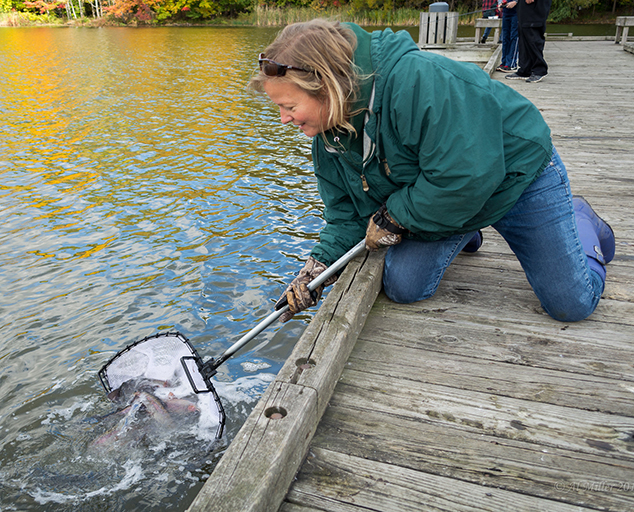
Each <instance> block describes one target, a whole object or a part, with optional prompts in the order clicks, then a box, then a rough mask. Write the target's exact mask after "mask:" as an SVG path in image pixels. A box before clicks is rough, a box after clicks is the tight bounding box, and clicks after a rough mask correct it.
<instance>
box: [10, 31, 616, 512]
mask: <svg viewBox="0 0 634 512" xmlns="http://www.w3.org/2000/svg"><path fill="white" fill-rule="evenodd" d="M557 27H558V26H557ZM611 29H612V33H613V27H611ZM408 30H409V31H410V33H412V35H413V36H414V37H415V38H417V35H418V29H417V28H408ZM550 31H555V32H568V31H569V30H568V29H560V28H556V29H554V30H550ZM276 32H277V29H253V28H226V29H221V28H156V29H129V28H107V29H106V28H104V29H81V28H79V29H63V28H19V29H18V28H1V29H0V177H1V181H0V241H1V243H2V245H1V246H0V285H1V286H2V295H1V298H0V325H1V326H2V340H1V341H0V433H1V435H0V510H2V511H5V510H20V511H27V510H29V511H30V510H33V511H44V510H47V511H48V510H62V511H65V510H68V511H71V510H73V511H74V510H108V511H122V510H165V509H166V508H167V507H170V508H171V509H173V510H185V509H186V508H187V507H188V505H189V504H190V503H191V501H192V500H193V498H194V496H195V495H196V493H197V492H198V491H199V490H200V488H201V486H202V485H203V483H204V480H205V479H206V477H207V476H208V475H209V473H210V472H211V471H212V469H213V467H214V465H215V464H216V463H217V460H218V459H219V457H220V456H221V454H222V452H223V450H224V449H225V448H226V446H227V445H228V443H229V442H230V441H231V439H233V437H234V436H235V434H236V433H237V431H238V429H239V428H240V426H241V425H242V423H243V422H244V420H245V418H246V417H247V416H248V414H249V413H250V411H251V410H252V408H253V406H254V404H255V402H256V401H257V399H258V398H259V396H260V395H261V393H262V392H263V391H264V390H265V389H266V387H267V385H268V383H269V382H270V381H271V380H272V379H273V377H274V375H275V374H276V373H277V371H278V370H279V368H280V367H281V365H282V364H283V362H284V361H285V359H286V358H287V357H288V355H289V354H290V352H291V350H292V347H293V344H294V342H295V341H296V340H297V338H298V337H299V335H300V334H301V332H302V331H303V329H304V328H305V326H306V323H307V321H308V319H309V318H310V314H305V315H301V316H300V317H299V318H297V319H294V320H293V321H291V322H289V323H288V324H285V325H284V326H281V325H277V326H275V327H272V328H270V329H268V330H267V331H265V332H264V333H262V334H261V335H260V336H259V337H258V338H257V340H255V341H254V342H253V343H252V344H251V345H250V346H249V347H247V349H245V350H243V351H242V352H240V353H238V354H237V355H236V356H234V357H233V358H231V359H230V360H229V361H228V362H227V363H225V364H224V365H222V366H221V367H220V370H219V373H218V375H217V376H216V377H215V380H216V382H217V389H218V392H219V394H220V396H221V398H222V400H223V403H224V405H225V408H226V410H227V417H228V421H227V428H226V433H225V436H224V437H223V439H222V440H221V441H220V442H213V438H212V437H213V436H210V433H209V432H208V431H205V430H204V429H201V428H200V426H194V427H192V426H191V425H190V426H188V427H187V428H183V431H182V432H175V433H174V434H173V435H170V437H168V438H165V437H164V436H161V435H160V433H159V432H153V433H150V434H147V435H146V438H145V439H144V443H142V444H141V445H140V446H138V447H135V449H130V448H129V447H127V446H122V447H120V448H119V447H117V446H114V447H110V448H109V449H108V450H99V449H95V445H94V440H95V439H99V438H100V436H101V435H103V434H104V429H105V428H106V427H104V424H105V423H106V420H105V419H104V418H107V417H109V416H108V415H109V414H110V413H112V412H113V411H114V410H115V407H114V405H113V403H111V402H110V400H109V399H108V398H107V397H106V394H105V392H104V390H103V389H102V387H101V384H100V382H99V379H98V378H97V371H98V370H99V369H100V368H101V367H102V365H103V364H104V363H105V362H106V361H108V360H109V359H110V358H111V357H112V356H113V355H114V354H116V353H117V352H118V351H119V350H121V349H122V348H123V347H125V346H126V345H128V344H129V343H132V342H134V341H136V340H139V339H141V338H144V337H145V336H148V335H152V334H155V333H157V332H163V331H179V332H181V333H183V334H184V335H185V336H186V337H187V338H189V339H190V340H191V342H192V344H193V345H194V347H196V348H197V350H198V351H199V353H200V354H201V356H202V357H203V358H204V359H205V360H207V359H209V358H211V357H214V356H217V355H219V354H221V353H222V352H223V351H224V350H225V349H226V348H227V347H229V346H230V345H231V344H233V342H235V341H236V340H237V339H238V338H239V337H240V336H241V335H243V334H244V333H245V332H247V331H248V330H250V329H251V327H253V326H254V325H255V324H256V323H257V322H258V321H260V320H261V319H262V318H264V317H265V316H266V315H267V314H268V313H270V312H271V311H272V308H273V304H274V301H275V300H276V299H277V298H278V297H279V295H280V293H281V291H282V290H283V288H284V283H287V282H289V281H290V280H291V279H292V276H293V273H294V272H296V271H297V270H298V269H299V268H300V267H301V266H302V263H301V262H302V261H303V260H304V259H305V258H306V257H307V255H308V253H309V252H310V249H311V247H312V245H313V243H314V241H315V240H316V239H317V236H318V232H319V230H320V229H321V227H322V225H323V221H322V219H321V200H320V199H319V196H318V194H317V190H316V183H315V178H314V176H313V174H312V167H311V162H310V140H309V139H307V138H306V137H304V136H303V135H302V134H300V133H298V132H297V131H296V130H295V129H294V128H292V127H284V126H282V125H281V124H280V123H279V118H278V112H277V110H276V109H274V108H273V106H272V105H271V104H269V103H268V102H267V101H265V100H264V99H263V98H260V97H257V96H253V95H250V94H248V93H247V92H246V91H245V86H246V84H247V82H248V80H249V77H250V75H251V73H252V72H253V71H254V69H255V67H256V56H257V54H258V53H259V52H260V51H262V49H263V48H264V47H265V46H266V45H267V44H268V43H269V42H270V41H271V40H272V39H273V38H274V36H275V34H276ZM594 35H596V34H594ZM99 446H100V445H98V447H99Z"/></svg>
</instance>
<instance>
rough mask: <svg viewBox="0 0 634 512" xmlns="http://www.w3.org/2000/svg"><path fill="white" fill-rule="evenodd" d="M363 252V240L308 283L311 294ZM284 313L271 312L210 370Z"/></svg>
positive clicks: (213, 364)
mask: <svg viewBox="0 0 634 512" xmlns="http://www.w3.org/2000/svg"><path fill="white" fill-rule="evenodd" d="M364 251H365V240H361V241H360V242H359V243H358V244H357V245H355V246H354V247H353V248H352V249H350V250H349V251H348V252H347V253H346V254H344V255H343V256H342V257H341V258H339V259H338V260H337V261H335V262H334V263H333V264H332V265H330V266H329V267H328V268H327V269H326V270H324V271H323V272H322V273H321V274H319V276H317V277H316V278H315V279H313V280H312V281H311V282H310V283H308V289H309V290H310V291H311V292H312V291H313V290H315V289H317V288H318V287H319V286H321V285H322V284H324V283H325V282H326V280H328V279H329V278H330V277H331V276H333V275H335V274H336V273H337V272H338V271H339V270H341V269H342V268H343V267H345V266H346V265H347V264H348V263H349V262H350V260H352V259H353V258H354V257H356V256H358V255H359V254H362V253H363V252H364ZM286 311H288V304H286V305H285V306H284V307H282V308H281V309H278V310H277V311H273V313H271V314H270V315H269V316H267V317H266V318H265V319H264V320H262V321H261V322H260V323H259V324H257V325H256V326H255V327H254V328H253V329H251V330H250V331H249V332H248V333H246V334H245V335H244V336H242V338H240V339H239V340H238V341H236V342H235V343H234V344H233V345H231V346H230V347H229V348H228V349H227V350H225V351H224V352H223V354H222V355H221V356H220V357H219V358H217V359H212V360H211V369H216V368H218V366H220V365H221V364H222V363H224V362H225V361H226V360H227V359H229V358H230V357H231V356H232V355H233V354H235V353H236V352H237V351H238V350H240V349H241V348H242V347H243V346H244V345H246V344H247V343H248V342H249V341H251V340H252V339H253V338H255V337H256V336H257V335H258V334H260V333H261V332H262V331H263V330H264V329H266V328H267V327H268V326H269V325H271V324H272V323H273V322H275V321H276V320H277V319H278V318H279V317H280V316H282V315H283V314H284V313H285V312H286Z"/></svg>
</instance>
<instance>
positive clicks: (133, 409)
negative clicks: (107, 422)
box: [91, 401, 143, 446]
mask: <svg viewBox="0 0 634 512" xmlns="http://www.w3.org/2000/svg"><path fill="white" fill-rule="evenodd" d="M142 406H143V404H142V403H141V402H136V401H135V402H132V403H131V404H130V405H129V406H128V407H126V408H125V409H123V410H121V411H119V412H120V413H122V414H123V418H121V420H119V422H118V423H117V424H116V426H115V427H114V428H113V429H111V430H109V431H108V432H106V433H105V434H103V435H102V436H99V437H98V438H97V439H95V440H94V441H93V442H92V443H91V446H107V445H112V444H113V443H115V442H116V441H117V440H118V439H119V438H121V437H123V436H124V435H125V434H126V432H127V431H128V430H129V428H130V425H131V424H132V422H133V421H134V420H135V419H136V415H137V412H138V411H139V410H140V409H141V407H142Z"/></svg>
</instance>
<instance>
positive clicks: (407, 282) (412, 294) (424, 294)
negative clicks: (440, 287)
mask: <svg viewBox="0 0 634 512" xmlns="http://www.w3.org/2000/svg"><path fill="white" fill-rule="evenodd" d="M408 277H409V278H408ZM436 289H437V287H433V286H430V285H429V284H427V285H424V284H421V283H419V282H417V280H415V279H412V276H411V275H410V276H403V275H400V276H388V275H386V274H384V275H383V291H384V292H385V295H387V297H388V298H389V299H390V300H391V301H394V302H398V303H399V304H410V303H412V302H418V301H420V300H425V299H429V298H431V297H433V296H434V294H435V293H436Z"/></svg>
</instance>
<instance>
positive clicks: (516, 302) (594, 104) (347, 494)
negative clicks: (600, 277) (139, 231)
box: [190, 41, 634, 512]
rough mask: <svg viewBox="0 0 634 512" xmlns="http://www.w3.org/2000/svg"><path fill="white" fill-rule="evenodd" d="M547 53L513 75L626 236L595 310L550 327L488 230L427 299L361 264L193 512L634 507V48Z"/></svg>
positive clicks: (374, 257) (581, 46) (375, 261)
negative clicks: (545, 67)
mask: <svg viewBox="0 0 634 512" xmlns="http://www.w3.org/2000/svg"><path fill="white" fill-rule="evenodd" d="M546 58H547V61H548V63H549V66H550V74H549V76H548V77H547V78H546V79H545V80H544V81H543V82H541V83H538V84H526V83H524V82H516V81H506V82H507V84H508V85H509V86H510V87H513V88H515V89H517V90H518V91H520V92H521V93H522V94H524V95H525V96H526V97H528V98H529V99H531V100H532V101H533V102H534V103H535V104H536V105H537V106H538V107H539V108H540V110H541V111H542V113H543V115H544V117H545V118H546V120H547V122H548V123H549V124H550V126H551V129H552V131H553V140H554V142H555V145H556V147H557V148H558V150H559V153H560V154H561V156H562V158H563V160H564V162H565V163H566V166H567V168H568V173H569V176H570V179H571V185H572V189H573V192H574V193H577V194H583V195H585V196H586V197H587V198H588V199H589V200H590V201H591V203H592V204H593V205H594V206H595V207H596V209H597V210H598V211H599V212H600V213H601V215H602V216H604V217H605V219H606V220H608V222H610V224H611V225H612V227H613V228H614V230H615V232H616V237H617V250H616V257H615V259H614V260H613V261H612V263H610V265H609V266H608V279H607V284H606V289H605V292H604V296H603V300H602V301H601V303H600V305H599V307H598V309H597V310H596V311H595V313H594V314H593V315H592V316H591V317H590V318H589V319H588V320H585V321H583V322H578V323H560V322H556V321H555V320H552V319H551V318H550V317H548V316H547V315H546V314H545V313H544V312H543V311H542V310H541V308H540V305H539V302H538V301H537V299H536V298H535V296H534V294H533V292H532V291H531V289H530V287H529V285H528V283H527V281H526V278H525V276H524V273H523V272H522V270H521V268H520V266H519V264H518V263H517V260H516V259H515V257H514V255H513V254H512V253H511V252H510V250H509V249H508V247H507V246H506V244H505V242H504V241H503V240H502V239H501V237H499V236H498V235H497V234H496V233H495V231H493V230H492V229H490V228H489V229H487V230H485V233H484V237H485V243H484V246H483V247H482V248H481V249H480V251H478V252H477V253H475V254H461V255H460V256H458V258H457V259H456V261H455V262H454V264H452V266H451V267H450V268H449V270H448V271H447V273H446V275H445V278H444V279H443V281H442V283H441V285H440V288H439V290H438V293H437V294H436V296H435V297H433V298H432V299H430V300H427V301H423V302H419V303H414V304H409V305H397V304H394V303H392V302H391V301H389V300H387V299H386V297H385V296H384V295H383V294H382V293H381V292H380V275H381V270H382V256H381V254H378V253H373V254H371V255H366V256H365V257H363V258H357V260H355V261H353V262H352V263H350V264H349V265H348V268H347V269H346V271H345V272H344V274H343V275H342V277H341V278H340V279H339V282H338V283H337V284H336V285H335V286H334V287H333V289H332V290H331V291H330V293H329V294H328V297H327V299H326V300H325V301H324V303H323V304H322V305H321V307H320V310H319V311H318V312H317V314H316V315H315V318H314V319H313V321H312V322H311V324H310V325H309V326H308V327H307V329H306V331H305V333H304V334H303V335H302V336H301V338H300V340H299V341H298V343H297V345H296V347H295V350H294V351H293V354H292V355H291V357H290V358H289V359H288V361H287V363H286V365H285V366H284V367H283V369H282V370H281V371H280V373H279V375H278V377H277V379H276V381H275V382H273V383H272V384H271V386H270V387H269V388H268V390H267V391H266V393H265V394H264V396H263V397H262V399H261V400H260V402H259V403H258V404H257V406H256V407H255V409H254V411H253V413H252V414H251V415H250V416H249V418H248V419H247V421H246V423H245V425H244V426H243V428H242V429H241V430H240V432H239V433H238V435H237V436H236V438H235V439H234V440H233V442H232V444H231V446H230V447H229V449H228V450H227V452H226V453H225V455H224V456H223V458H222V459H221V461H220V463H219V464H218V466H217V467H216V469H215V471H214V472H213V474H212V475H211V477H210V478H209V480H208V481H207V482H206V484H205V486H204V487H203V489H202V491H201V492H200V494H199V495H198V497H197V498H196V500H195V501H194V503H193V504H192V505H191V507H190V511H192V512H194V511H202V510H209V511H211V510H213V511H215V512H218V511H227V512H237V511H253V512H268V511H271V512H276V511H279V512H314V511H333V512H360V511H364V512H367V511H377V512H390V511H419V510H421V511H422V510H424V511H427V510H443V511H456V510H470V511H474V510H492V511H504V512H507V511H510V510H513V511H534V510H541V511H573V510H615V511H616V510H618V511H625V510H634V242H633V240H634V220H633V219H634V86H633V84H634V55H632V54H631V53H628V52H627V51H623V48H622V47H620V45H615V44H614V42H613V41H592V42H580V41H574V42H564V41H556V42H550V41H549V42H547V45H546ZM503 76H504V75H502V74H500V73H495V74H494V78H496V79H501V80H504V78H503Z"/></svg>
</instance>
